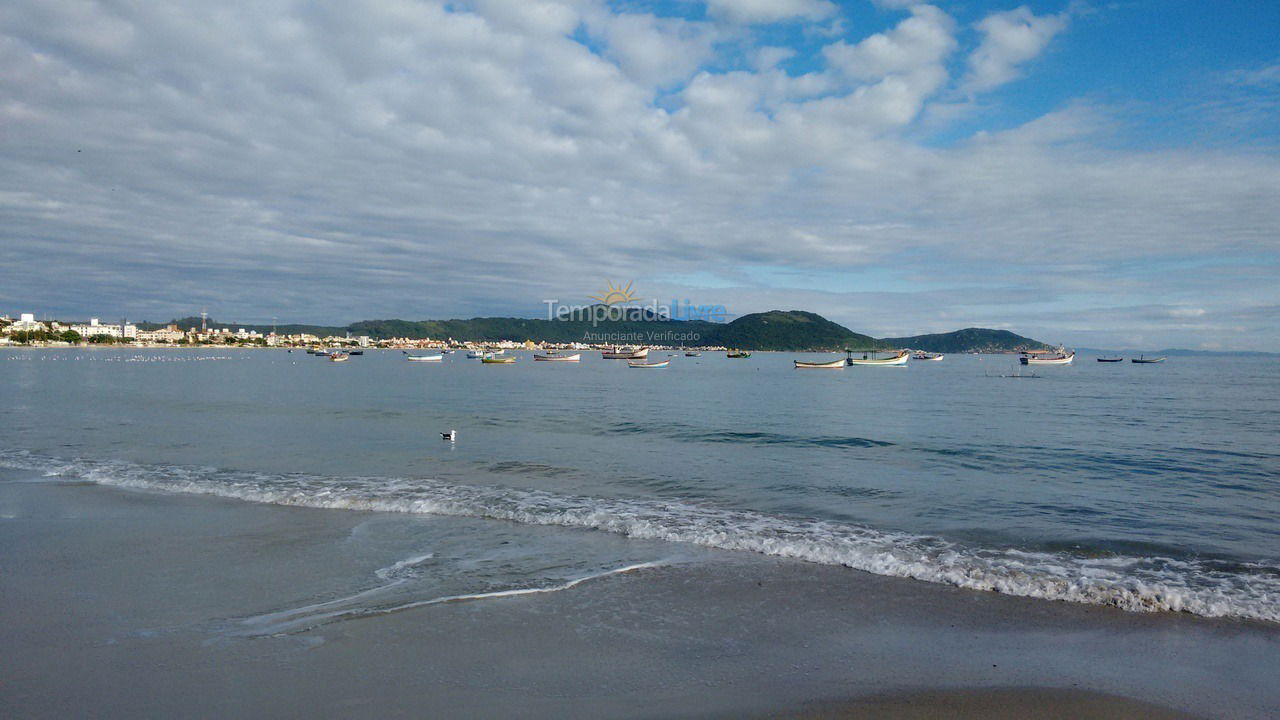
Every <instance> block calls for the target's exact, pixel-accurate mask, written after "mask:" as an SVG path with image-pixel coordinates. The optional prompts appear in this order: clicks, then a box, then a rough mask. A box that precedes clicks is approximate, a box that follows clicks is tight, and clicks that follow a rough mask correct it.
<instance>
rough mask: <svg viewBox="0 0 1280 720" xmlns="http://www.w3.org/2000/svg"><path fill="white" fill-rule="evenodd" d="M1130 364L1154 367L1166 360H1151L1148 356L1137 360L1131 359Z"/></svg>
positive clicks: (1159, 358)
mask: <svg viewBox="0 0 1280 720" xmlns="http://www.w3.org/2000/svg"><path fill="white" fill-rule="evenodd" d="M1129 362H1134V363H1139V364H1141V365H1154V364H1155V363H1162V362H1164V358H1162V357H1158V358H1149V357H1147V356H1146V355H1140V356H1138V357H1136V358H1129Z"/></svg>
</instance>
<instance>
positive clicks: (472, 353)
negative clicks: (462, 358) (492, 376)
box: [467, 350, 487, 360]
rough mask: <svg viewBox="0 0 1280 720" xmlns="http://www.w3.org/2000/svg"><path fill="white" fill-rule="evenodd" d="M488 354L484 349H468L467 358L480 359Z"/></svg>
mask: <svg viewBox="0 0 1280 720" xmlns="http://www.w3.org/2000/svg"><path fill="white" fill-rule="evenodd" d="M486 354H487V353H485V351H483V350H468V351H467V359H468V360H479V359H480V358H482V357H484V356H485V355H486Z"/></svg>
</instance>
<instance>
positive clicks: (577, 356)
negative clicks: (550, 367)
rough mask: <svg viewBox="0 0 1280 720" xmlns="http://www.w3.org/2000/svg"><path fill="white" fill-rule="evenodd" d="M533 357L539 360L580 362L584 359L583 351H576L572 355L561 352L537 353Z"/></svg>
mask: <svg viewBox="0 0 1280 720" xmlns="http://www.w3.org/2000/svg"><path fill="white" fill-rule="evenodd" d="M533 359H534V360H537V361H539V362H578V361H579V360H581V359H582V353H574V354H572V355H562V354H560V353H547V354H546V355H538V354H535V355H534V356H533Z"/></svg>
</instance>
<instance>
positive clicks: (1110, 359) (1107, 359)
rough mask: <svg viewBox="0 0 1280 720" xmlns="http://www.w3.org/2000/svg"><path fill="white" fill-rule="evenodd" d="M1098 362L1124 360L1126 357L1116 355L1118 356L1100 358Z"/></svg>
mask: <svg viewBox="0 0 1280 720" xmlns="http://www.w3.org/2000/svg"><path fill="white" fill-rule="evenodd" d="M1098 362H1124V358H1122V357H1116V358H1098Z"/></svg>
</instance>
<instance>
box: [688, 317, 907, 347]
mask: <svg viewBox="0 0 1280 720" xmlns="http://www.w3.org/2000/svg"><path fill="white" fill-rule="evenodd" d="M718 327H719V332H716V333H714V334H713V335H712V337H713V338H714V341H713V342H709V343H705V344H707V345H723V346H724V347H730V348H742V349H745V350H879V349H887V348H889V347H890V346H889V344H888V343H885V342H883V341H880V340H876V339H875V338H873V337H869V336H867V335H859V334H858V333H855V332H853V331H852V330H849V329H848V328H846V327H844V326H843V325H837V324H836V323H833V322H831V321H830V320H828V319H826V318H824V317H822V316H821V315H817V314H814V313H811V312H804V311H801V310H789V311H783V310H770V311H769V312H763V313H753V314H751V315H743V316H742V317H740V318H738V319H737V320H734V321H733V322H731V323H728V324H727V325H720V326H718Z"/></svg>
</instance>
